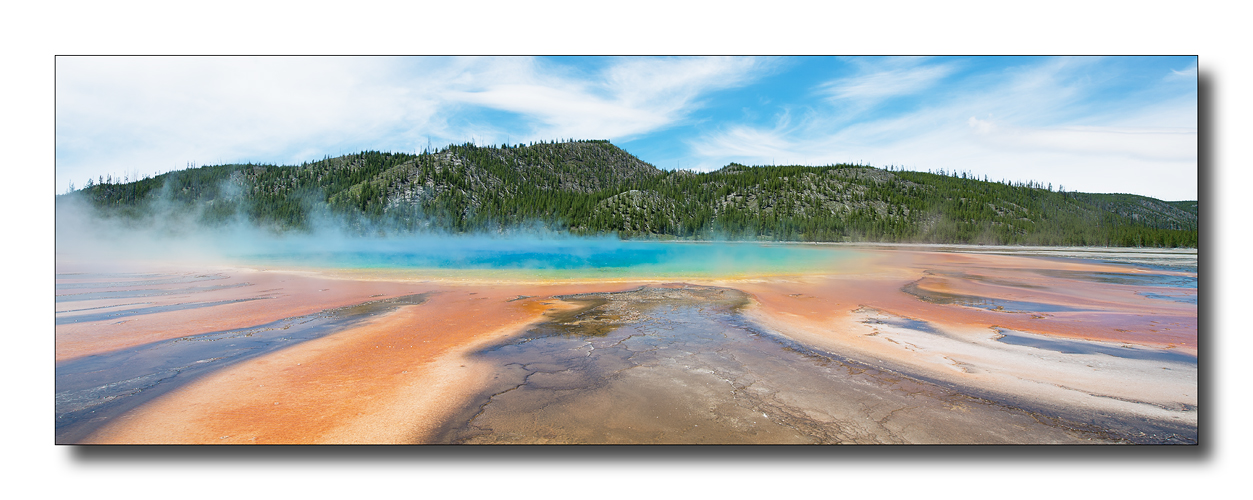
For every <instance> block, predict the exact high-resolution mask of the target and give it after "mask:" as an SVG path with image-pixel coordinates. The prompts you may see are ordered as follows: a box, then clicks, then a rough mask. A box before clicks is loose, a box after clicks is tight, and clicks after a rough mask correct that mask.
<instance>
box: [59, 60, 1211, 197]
mask: <svg viewBox="0 0 1253 500" xmlns="http://www.w3.org/2000/svg"><path fill="white" fill-rule="evenodd" d="M55 64H56V77H55V78H56V80H55V86H56V190H57V193H62V192H65V191H66V190H67V189H68V188H69V185H70V183H71V182H72V183H73V185H74V186H75V187H79V188H81V187H82V186H83V185H84V184H85V183H86V181H87V180H88V179H89V178H97V177H99V176H104V175H110V176H113V177H121V178H126V179H134V178H136V177H141V176H146V175H154V174H156V173H162V172H168V171H171V170H178V169H182V168H187V167H188V166H193V165H194V166H203V165H215V164H222V163H237V162H253V163H274V164H299V163H301V162H304V161H313V160H319V159H322V158H323V157H326V156H338V155H342V154H349V153H354V152H358V151H362V150H381V151H397V152H418V151H421V150H423V149H425V148H427V147H428V145H429V146H431V147H434V148H439V147H443V146H445V145H448V144H453V143H456V144H460V143H465V142H473V143H475V144H480V145H486V144H496V145H499V144H502V143H509V144H520V143H529V142H533V141H552V140H563V139H570V138H573V139H608V140H610V141H612V142H613V143H614V144H616V145H618V146H619V147H622V148H623V149H625V150H626V151H628V152H630V153H632V154H634V155H636V156H638V157H639V158H640V159H642V160H644V161H646V162H649V163H651V164H653V165H655V166H657V167H659V168H663V169H676V168H682V169H689V170H695V171H710V170H716V169H719V168H722V167H724V166H726V165H727V164H729V163H732V162H736V163H741V164H746V165H771V164H792V165H795V164H799V165H826V164H833V163H860V164H866V165H872V166H877V167H884V166H889V165H891V166H894V167H897V168H905V169H909V170H918V171H939V170H944V171H964V172H969V173H971V174H973V175H975V176H976V177H979V178H983V177H985V176H986V177H987V178H988V179H989V180H1010V181H1026V180H1035V181H1039V182H1041V183H1045V184H1052V185H1054V186H1056V187H1059V188H1064V189H1066V190H1068V191H1084V192H1103V193H1132V194H1140V195H1145V196H1151V197H1155V198H1159V199H1164V200H1172V201H1173V200H1194V199H1196V198H1197V58H1196V57H1193V56H1185V57H1149V56H1138V57H1011V56H991V57H826V56H800V57H207V56H202V57H85V56H69V57H67V56H59V57H56V63H55Z"/></svg>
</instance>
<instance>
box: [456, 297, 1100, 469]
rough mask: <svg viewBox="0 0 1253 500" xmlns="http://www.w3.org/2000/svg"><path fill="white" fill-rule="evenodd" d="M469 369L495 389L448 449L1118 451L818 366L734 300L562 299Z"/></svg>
mask: <svg viewBox="0 0 1253 500" xmlns="http://www.w3.org/2000/svg"><path fill="white" fill-rule="evenodd" d="M561 298H562V299H564V300H568V301H572V302H576V303H581V304H582V305H583V306H584V307H582V308H580V309H578V310H574V311H569V312H567V313H564V314H561V315H558V316H555V317H553V318H552V321H550V322H548V323H545V324H543V325H540V326H538V327H536V328H534V329H532V330H531V331H529V332H528V333H526V334H525V335H523V336H522V337H521V338H518V339H516V340H514V341H512V342H509V343H505V344H502V345H498V346H495V347H493V348H490V349H487V350H484V351H482V352H480V353H478V354H477V355H475V359H476V360H479V361H485V362H487V363H489V364H490V366H491V367H492V369H493V370H494V373H493V376H494V380H493V381H492V383H491V385H490V387H489V388H488V389H487V390H486V391H484V392H483V393H481V394H480V395H479V396H478V397H477V399H476V400H475V401H474V402H473V403H472V404H470V405H468V406H467V407H466V408H465V409H464V410H463V411H462V412H461V414H460V415H459V416H458V417H455V418H453V419H451V420H450V421H449V424H448V425H447V427H446V428H445V429H444V430H443V432H442V433H441V435H440V436H439V438H438V439H437V442H445V443H475V444H487V443H776V444H782V443H1022V442H1034V443H1091V442H1117V441H1121V440H1122V438H1121V437H1119V436H1115V435H1111V434H1109V433H1107V432H1104V431H1101V430H1098V429H1096V428H1094V427H1089V426H1085V425H1080V424H1075V423H1073V422H1068V421H1065V420H1063V419H1059V418H1056V417H1049V416H1045V415H1043V414H1040V413H1033V412H1029V411H1025V410H1022V409H1018V408H1014V407H1011V406H1008V405H1003V404H998V403H996V402H993V401H991V400H989V399H983V398H977V397H972V396H969V395H965V394H962V393H960V392H957V391H955V390H953V389H951V388H948V387H944V386H942V385H938V384H935V383H931V382H927V381H923V380H919V379H917V378H913V377H909V376H905V375H902V374H900V373H898V372H893V371H888V370H884V369H881V368H874V367H871V366H869V365H866V364H863V363H860V362H857V361H853V360H849V359H845V358H841V357H839V356H835V355H831V354H827V353H822V352H819V351H816V350H813V349H810V348H807V347H804V346H802V345H800V344H797V343H794V342H792V341H790V340H786V339H783V338H780V337H776V336H773V335H768V334H764V333H763V332H762V331H760V330H759V329H758V328H756V327H755V326H753V325H752V324H751V323H749V322H747V321H746V320H745V319H744V318H743V317H742V316H741V315H740V314H739V312H738V311H739V309H740V308H741V307H742V306H744V305H746V304H747V303H748V298H747V296H746V295H745V294H744V293H742V292H739V291H737V290H731V289H725V288H716V287H701V286H691V285H681V286H680V285H673V286H670V287H664V288H652V287H645V288H640V289H637V290H634V291H628V292H619V293H600V294H582V295H576V296H566V297H561Z"/></svg>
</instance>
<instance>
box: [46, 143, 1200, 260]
mask: <svg viewBox="0 0 1253 500" xmlns="http://www.w3.org/2000/svg"><path fill="white" fill-rule="evenodd" d="M125 180H126V181H128V182H120V181H117V180H113V179H104V180H103V182H93V183H91V184H90V185H88V186H87V187H85V188H83V189H80V190H78V191H74V192H71V193H69V194H65V195H60V196H58V197H57V202H58V206H60V205H61V204H62V203H66V202H70V201H71V200H73V199H86V200H88V201H89V202H90V204H91V205H92V206H94V207H95V208H97V209H98V210H99V212H100V214H101V215H102V216H105V217H111V218H120V219H123V220H128V221H131V222H133V223H135V224H144V223H146V222H145V221H148V218H150V217H168V216H170V214H181V215H182V216H186V217H192V218H194V219H195V220H197V221H199V222H200V223H203V224H207V225H222V224H230V223H235V222H245V223H248V224H252V225H256V226H260V227H266V228H270V229H273V230H275V231H280V232H281V231H308V230H311V229H312V228H313V227H314V226H315V225H316V224H320V223H322V222H324V221H334V222H335V223H337V224H343V225H344V226H345V227H348V228H350V229H353V230H355V231H357V232H359V233H362V234H373V233H377V232H389V233H394V232H408V231H437V232H452V233H467V232H499V231H502V230H509V229H512V228H519V227H533V226H534V225H535V224H542V225H544V226H546V227H549V228H555V229H558V230H564V231H569V232H571V233H574V234H583V235H586V234H617V235H619V236H621V237H624V238H657V239H672V238H679V239H740V240H785V241H886V242H931V243H986V244H1024V245H1113V246H1167V247H1173V246H1186V247H1195V246H1196V245H1197V225H1198V224H1197V202H1195V201H1187V202H1178V201H1177V202H1164V201H1160V200H1156V199H1153V198H1147V197H1143V196H1135V195H1126V194H1089V193H1072V192H1061V191H1060V189H1059V190H1054V189H1053V187H1052V186H1051V185H1037V184H1035V183H1026V184H1021V183H1004V182H988V181H986V180H980V179H975V178H972V177H969V176H967V175H965V174H958V175H954V174H951V173H948V174H946V173H940V174H932V173H922V172H910V171H889V170H884V169H878V168H872V167H868V166H860V165H829V166H823V167H807V166H756V167H749V166H744V165H738V164H731V165H729V166H727V167H725V168H723V169H721V170H718V171H714V172H708V173H693V172H688V171H681V170H680V171H664V170H660V169H657V168H656V167H654V166H652V165H649V164H647V163H645V162H643V161H640V160H639V159H638V158H636V157H634V156H632V155H631V154H629V153H627V152H626V151H623V150H622V149H619V148H617V147H616V146H614V145H612V144H610V143H609V142H608V141H569V142H556V143H537V144H532V145H518V146H499V147H498V146H488V147H483V146H474V145H470V144H465V145H460V146H452V147H448V148H446V149H444V150H441V151H438V152H433V153H423V154H418V155H414V154H404V153H383V152H374V151H369V152H363V153H359V154H353V155H348V156H341V157H338V158H326V159H323V160H321V161H316V162H312V163H305V164H302V165H298V166H274V165H252V164H248V165H219V166H210V167H201V168H193V169H187V170H182V171H177V172H170V173H166V174H162V175H159V176H156V177H151V178H145V179H142V180H137V181H130V179H125Z"/></svg>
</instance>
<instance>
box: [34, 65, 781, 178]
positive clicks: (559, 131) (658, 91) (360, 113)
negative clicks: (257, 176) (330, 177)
mask: <svg viewBox="0 0 1253 500" xmlns="http://www.w3.org/2000/svg"><path fill="white" fill-rule="evenodd" d="M609 62H610V63H611V64H610V65H609V66H608V67H606V68H604V69H602V70H600V71H598V72H592V73H590V74H589V73H578V72H577V71H578V69H577V68H574V67H571V66H567V65H563V64H560V63H549V62H545V61H542V60H536V59H533V58H525V57H505V58H383V57H375V58H348V57H295V58H286V57H260V58H249V57H62V58H58V59H57V81H56V87H57V106H56V117H57V128H56V136H57V185H58V186H59V187H58V189H59V190H60V189H64V187H65V185H66V184H67V183H68V182H69V181H70V180H73V181H75V182H76V183H77V184H78V185H79V186H81V185H82V184H83V181H84V180H86V179H87V178H91V177H95V176H96V175H100V174H105V173H115V174H120V173H123V172H135V171H138V172H141V173H152V172H155V171H168V170H173V169H178V168H182V167H184V166H185V165H186V164H187V163H188V162H195V163H198V164H211V163H221V162H233V161H258V162H277V163H298V162H300V161H305V160H313V159H318V158H320V157H322V156H323V155H328V154H329V155H338V154H342V153H351V152H355V151H358V150H362V149H391V150H401V151H405V150H408V151H412V150H415V149H420V148H421V147H423V146H425V145H426V141H427V140H428V138H429V140H431V141H432V143H433V145H435V146H437V147H438V146H442V145H444V144H447V143H450V142H461V141H466V140H471V139H472V138H474V139H477V140H478V141H479V142H480V143H495V142H501V141H503V140H505V139H508V140H513V141H515V142H516V141H525V140H528V139H530V140H534V139H554V138H564V137H578V138H605V139H623V138H629V137H632V136H637V135H640V134H645V133H648V132H652V131H655V130H658V129H660V128H664V127H667V126H671V125H673V124H674V123H675V122H677V121H680V120H683V119H685V118H686V117H687V116H688V114H689V113H690V112H691V110H692V109H694V108H696V107H699V106H700V104H701V103H700V98H701V96H703V95H705V94H707V93H708V92H710V91H712V90H716V89H722V88H728V87H732V86H736V85H741V84H743V83H744V82H746V81H748V80H749V79H751V78H753V77H755V76H756V75H757V74H758V72H759V71H760V70H761V69H762V68H764V67H767V66H769V64H770V62H769V61H768V60H766V61H763V60H759V59H753V58H665V59H658V58H646V59H635V58H624V59H613V60H610V61H609ZM475 108H488V109H494V110H501V111H507V112H511V113H516V114H518V115H519V116H518V119H517V122H518V124H512V123H511V124H507V125H506V124H501V123H497V122H492V123H476V122H473V121H471V120H469V119H466V118H465V117H466V116H468V115H467V113H469V115H472V114H473V112H474V111H475Z"/></svg>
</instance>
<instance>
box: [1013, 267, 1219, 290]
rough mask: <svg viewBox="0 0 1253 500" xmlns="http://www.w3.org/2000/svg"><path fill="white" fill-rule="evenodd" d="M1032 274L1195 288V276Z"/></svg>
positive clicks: (1047, 271) (1040, 271) (1060, 271)
mask: <svg viewBox="0 0 1253 500" xmlns="http://www.w3.org/2000/svg"><path fill="white" fill-rule="evenodd" d="M1033 272H1035V273H1037V274H1040V275H1043V276H1050V277H1054V278H1065V279H1071V280H1080V281H1093V282H1096V283H1109V284H1114V285H1136V286H1154V287H1159V286H1160V287H1171V288H1196V276H1194V275H1193V276H1190V275H1184V274H1131V273H1109V272H1094V271H1071V270H1063V269H1034V270H1033Z"/></svg>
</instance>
